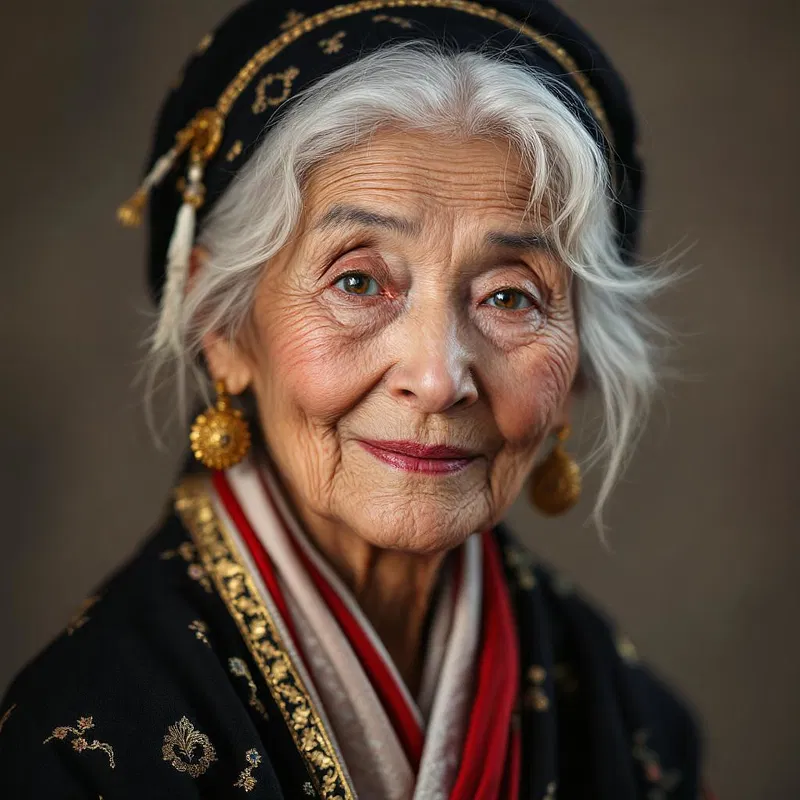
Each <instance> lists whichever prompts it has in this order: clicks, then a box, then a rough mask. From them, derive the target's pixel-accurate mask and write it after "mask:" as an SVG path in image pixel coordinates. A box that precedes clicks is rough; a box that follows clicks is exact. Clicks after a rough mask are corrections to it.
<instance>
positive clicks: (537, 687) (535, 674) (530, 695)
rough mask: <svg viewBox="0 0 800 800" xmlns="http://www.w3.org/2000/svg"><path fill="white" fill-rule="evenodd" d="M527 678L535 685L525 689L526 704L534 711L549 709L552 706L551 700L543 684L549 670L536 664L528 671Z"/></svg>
mask: <svg viewBox="0 0 800 800" xmlns="http://www.w3.org/2000/svg"><path fill="white" fill-rule="evenodd" d="M526 677H527V679H528V681H529V682H530V683H532V684H533V686H529V687H528V689H527V690H526V691H525V706H526V707H527V708H531V709H533V710H534V711H539V712H543V711H547V709H548V708H550V700H548V698H547V695H546V694H545V691H544V689H542V685H543V684H544V682H545V680H546V679H547V670H545V668H544V667H540V666H539V665H538V664H534V665H533V666H532V667H531V668H530V669H529V670H528V672H527V676H526Z"/></svg>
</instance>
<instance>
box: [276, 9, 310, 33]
mask: <svg viewBox="0 0 800 800" xmlns="http://www.w3.org/2000/svg"><path fill="white" fill-rule="evenodd" d="M305 16H306V15H305V14H301V13H300V12H299V11H295V10H294V9H293V8H290V9H289V10H288V11H287V12H286V19H285V20H284V21H283V22H281V26H280V27H281V30H282V31H285V30H288V29H289V28H293V27H294V26H295V25H297V23H298V22H300V20H301V19H305Z"/></svg>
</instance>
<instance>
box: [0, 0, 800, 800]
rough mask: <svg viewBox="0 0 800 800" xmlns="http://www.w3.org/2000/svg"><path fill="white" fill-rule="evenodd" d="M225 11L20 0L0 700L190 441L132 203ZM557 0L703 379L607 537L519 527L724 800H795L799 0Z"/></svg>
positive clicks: (7, 69) (152, 509)
mask: <svg viewBox="0 0 800 800" xmlns="http://www.w3.org/2000/svg"><path fill="white" fill-rule="evenodd" d="M232 5H233V4H232V3H231V2H229V1H226V0H169V2H164V0H137V2H135V3H134V2H119V1H117V2H108V0H95V1H94V2H92V1H91V0H71V1H70V2H68V3H64V2H57V1H56V0H52V1H51V2H40V3H14V4H10V3H6V4H4V9H3V11H2V12H0V23H2V25H1V27H0V30H2V31H3V33H4V36H3V40H4V42H3V44H4V47H3V49H2V51H0V60H1V61H2V70H3V71H2V74H3V76H4V78H5V80H4V84H5V92H4V98H3V114H2V116H3V120H4V122H3V125H2V127H1V128H0V137H2V143H1V145H0V158H2V178H3V191H2V194H1V195H0V211H1V212H2V213H0V220H2V226H3V229H2V230H3V234H2V239H0V241H2V253H3V259H2V261H3V281H2V303H3V305H2V308H3V313H2V316H1V317H0V333H1V334H2V335H0V343H1V344H0V346H1V347H2V364H3V374H4V390H3V392H2V395H1V396H0V419H2V430H3V445H2V448H3V456H4V457H3V459H2V462H3V480H2V482H1V484H0V485H2V492H3V509H4V513H3V526H2V530H3V534H2V536H3V538H2V555H3V558H2V580H1V581H0V601H1V602H2V605H1V610H0V629H1V630H2V643H3V644H2V647H1V648H0V687H2V686H5V684H6V683H7V681H8V680H10V679H11V676H12V674H13V673H14V672H15V671H16V670H17V669H18V668H19V667H20V666H21V665H22V663H23V662H24V661H25V660H26V659H28V658H29V657H30V656H31V655H32V654H33V653H34V652H35V651H36V650H37V649H38V648H40V647H41V646H42V645H43V644H44V643H45V642H46V641H47V640H48V639H50V638H51V637H52V636H53V635H55V634H56V633H57V632H58V630H59V629H60V627H61V626H62V625H63V624H64V622H65V620H66V619H68V618H69V616H70V612H71V610H72V608H73V607H75V606H76V605H77V604H78V603H79V602H80V600H81V599H82V597H84V596H85V595H86V594H88V593H89V592H90V591H91V589H92V586H93V585H94V584H95V583H96V582H97V581H99V580H100V579H101V578H102V577H103V576H104V575H105V574H106V573H107V572H108V571H109V570H110V569H111V568H113V567H114V566H115V565H116V564H118V563H119V562H120V560H121V559H123V558H124V556H125V555H126V554H127V553H129V552H130V551H131V550H132V548H134V546H135V545H136V543H137V542H138V541H139V540H140V539H141V537H142V536H143V534H144V533H145V532H146V531H147V530H148V527H149V526H150V525H151V524H152V523H153V521H154V520H155V519H156V518H157V516H158V513H159V510H160V508H161V506H162V504H163V502H164V499H165V497H166V494H167V491H168V489H169V487H170V483H171V479H172V476H173V472H174V469H175V467H176V464H177V460H178V457H179V450H180V448H179V446H172V447H171V449H169V450H168V451H166V452H158V451H156V450H155V449H154V447H153V445H152V444H151V440H150V437H149V434H148V431H147V428H146V426H145V423H144V419H143V413H142V403H141V388H140V387H137V386H134V385H133V380H134V378H135V376H136V374H137V371H138V369H139V367H140V364H141V358H142V351H141V349H139V347H138V342H139V341H140V339H141V337H142V335H143V332H144V330H145V326H146V323H147V318H146V316H145V312H147V311H148V310H149V304H148V301H147V298H146V295H145V292H144V281H143V274H144V270H143V244H144V236H143V235H142V234H137V233H131V232H129V231H123V230H121V229H119V228H117V227H116V226H115V224H114V218H113V212H114V208H115V206H116V204H117V203H118V201H120V200H121V199H122V198H124V197H125V196H126V195H127V194H128V193H129V191H130V190H131V189H132V187H133V185H134V183H135V181H136V179H137V177H138V174H139V168H140V165H141V162H142V159H143V157H144V154H145V151H146V149H147V147H148V135H149V130H150V125H151V120H152V118H153V116H154V114H155V111H156V108H157V105H158V104H159V102H160V100H161V98H162V95H163V93H164V91H165V89H166V87H167V85H168V84H169V83H170V82H171V81H172V80H173V78H174V77H175V75H176V73H177V71H178V68H179V65H180V64H181V62H182V60H183V58H184V56H185V55H186V54H187V53H188V52H189V51H190V50H191V49H192V47H193V46H194V45H195V43H196V42H197V41H198V40H199V39H200V38H201V36H202V35H203V34H204V33H205V32H206V31H207V30H208V29H209V27H211V26H212V25H213V24H214V23H215V21H217V20H218V19H219V18H220V17H221V15H222V14H223V13H224V12H226V11H227V10H228V9H229V8H231V7H232ZM564 5H565V6H567V7H568V8H569V9H570V10H572V11H573V12H574V13H575V15H576V16H577V18H578V19H579V20H580V21H581V22H582V23H583V24H584V25H585V26H586V27H587V28H588V29H589V30H591V31H592V32H593V33H594V34H595V35H596V36H597V37H598V38H599V39H600V40H601V41H602V42H603V43H604V44H605V46H606V47H607V48H608V50H609V52H610V53H611V55H612V57H613V58H614V59H615V61H616V62H617V65H618V66H619V68H620V69H621V71H622V72H623V73H624V74H626V75H627V76H628V80H629V83H630V85H631V87H632V89H633V94H634V98H635V100H636V102H637V106H638V109H639V111H640V114H641V121H642V127H643V134H644V152H645V156H646V157H647V160H648V162H649V165H650V191H649V197H648V210H649V220H648V227H647V236H646V250H647V253H648V254H651V255H652V254H656V253H659V252H662V251H664V250H665V249H667V248H669V247H672V246H677V247H678V248H683V247H686V246H691V250H690V251H689V252H688V254H687V255H685V256H684V258H683V264H684V265H685V266H687V267H697V270H696V271H695V272H694V273H693V274H692V276H691V277H690V278H689V279H688V280H687V281H686V282H685V283H684V284H682V285H681V286H680V287H679V288H678V289H677V290H675V291H673V292H672V293H671V294H670V295H669V296H668V297H665V298H664V299H663V300H661V301H660V309H661V310H662V311H663V313H664V314H665V315H666V316H667V318H668V319H669V321H670V322H671V323H672V324H673V325H674V326H675V327H676V328H677V330H678V331H679V332H680V333H681V338H680V344H681V348H680V350H679V352H678V354H677V357H676V362H677V365H678V366H679V367H680V369H681V370H682V372H683V375H684V379H683V380H681V381H677V382H671V383H670V384H669V385H668V386H667V387H666V390H665V391H664V393H663V394H662V396H661V398H660V399H659V401H658V403H657V405H656V409H655V412H654V414H653V418H652V422H651V425H650V427H649V429H648V432H647V434H646V435H645V437H644V439H643V440H642V442H641V446H640V448H639V450H638V451H637V455H636V457H635V459H634V461H633V463H632V466H631V469H630V471H629V472H628V474H627V477H626V480H625V481H624V483H623V484H622V485H620V486H619V488H618V490H617V491H616V493H615V495H614V497H613V501H612V504H611V506H610V508H609V515H608V521H609V523H610V525H611V529H612V530H611V534H610V543H611V549H610V550H607V549H604V548H603V546H602V545H601V544H600V543H599V541H598V539H597V536H596V533H595V531H594V530H593V529H592V528H591V527H590V526H587V525H584V524H583V522H584V520H585V519H586V517H587V514H588V511H589V505H588V503H586V504H584V505H583V507H581V508H580V509H579V511H578V512H577V513H576V512H573V514H572V515H570V516H569V517H567V518H565V519H563V520H561V521H559V522H557V523H554V522H544V521H542V520H541V519H540V518H537V517H535V516H534V515H533V514H532V513H530V512H529V510H528V509H527V507H526V506H525V505H524V503H523V502H522V501H521V502H520V503H519V504H518V506H517V508H515V510H514V512H513V513H512V522H513V524H514V525H515V527H516V528H517V529H518V530H519V531H521V532H524V533H525V535H527V537H528V539H529V541H530V542H531V543H532V544H533V545H534V546H535V547H536V548H537V549H538V550H539V551H540V552H541V553H542V555H543V556H545V557H547V558H548V559H551V560H552V561H554V562H555V563H557V564H558V565H560V566H562V567H563V568H564V569H566V570H567V571H568V572H569V573H570V574H571V575H572V576H573V577H574V578H575V579H576V580H577V582H578V583H579V584H581V585H582V586H583V587H584V589H585V590H586V591H587V592H588V593H589V594H590V595H591V596H593V597H594V598H595V599H596V600H597V601H598V602H600V603H601V604H602V605H603V606H605V607H606V608H607V609H608V610H609V611H610V612H611V613H612V614H613V615H614V616H615V617H616V618H617V620H618V621H619V622H620V625H621V626H622V627H623V628H624V629H626V630H627V631H628V632H629V634H630V635H631V637H632V638H633V639H634V641H635V642H637V644H638V646H639V650H640V653H642V654H643V655H644V656H645V657H646V658H647V659H649V660H650V661H651V662H652V663H653V664H655V665H656V666H657V667H658V669H659V671H660V672H661V673H662V674H663V675H664V676H665V677H666V678H668V679H669V680H670V681H671V682H672V684H673V685H674V686H676V687H677V688H678V689H680V690H681V691H682V692H683V693H684V694H685V695H686V696H687V697H688V698H689V699H690V700H691V701H692V702H693V703H694V704H695V706H696V707H697V709H698V711H699V712H700V714H701V715H702V716H703V718H704V719H705V722H706V727H707V734H708V743H709V758H708V765H709V766H708V770H709V774H710V776H711V779H712V783H713V784H714V786H715V788H716V789H717V791H718V793H719V794H720V797H721V798H722V800H752V799H753V798H765V800H766V798H769V800H784V799H786V800H789V798H794V797H800V767H799V766H798V763H797V761H798V754H797V740H798V719H800V690H799V689H798V679H799V678H800V675H799V674H798V667H800V646H799V645H798V642H797V637H798V631H799V630H800V626H798V622H797V612H798V599H799V598H800V588H798V580H797V571H798V567H800V559H798V554H799V553H798V550H799V549H800V548H799V547H798V540H800V530H798V525H797V523H796V515H797V512H798V510H800V509H798V501H797V495H798V491H797V488H796V486H795V481H796V478H797V474H798V463H797V444H798V442H797V436H796V432H795V431H796V422H797V416H796V415H797V407H798V400H800V392H799V391H798V390H799V389H800V379H799V378H798V363H797V358H796V353H797V348H798V345H800V337H798V330H797V326H796V324H795V308H796V302H797V297H798V275H799V274H800V270H799V269H798V267H800V265H798V263H797V258H796V255H795V254H796V236H797V219H796V218H797V213H798V210H799V209H798V202H797V199H796V180H797V176H796V166H797V151H796V149H795V148H796V143H797V141H798V124H797V123H798V114H797V88H796V80H797V61H798V58H797V50H798V48H797V30H798V19H797V11H796V9H797V4H796V3H795V2H793V0H785V2H781V0H761V1H760V2H758V3H754V2H751V3H748V2H747V1H746V0H725V1H724V2H723V1H722V0H716V1H713V2H712V1H711V0H707V1H706V2H702V1H701V2H698V0H672V2H669V3H667V2H656V1H655V0H606V1H605V2H601V3H600V2H597V1H596V0H594V1H592V0H569V2H566V0H565V3H564ZM12 6H13V7H12ZM243 55H244V54H243ZM589 483H590V486H591V485H596V476H595V478H590V481H589Z"/></svg>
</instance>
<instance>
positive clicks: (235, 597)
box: [175, 477, 354, 800]
mask: <svg viewBox="0 0 800 800" xmlns="http://www.w3.org/2000/svg"><path fill="white" fill-rule="evenodd" d="M175 505H176V509H177V510H178V512H179V513H180V514H181V516H182V518H183V521H184V524H185V525H186V527H187V528H188V530H189V531H190V532H191V534H192V537H193V539H194V541H195V542H196V544H197V549H198V552H199V553H200V554H201V557H202V559H203V563H204V564H205V567H206V569H207V571H208V574H209V575H211V576H212V578H213V579H214V584H215V586H216V588H217V591H218V592H219V595H220V597H221V598H222V600H223V601H224V603H225V605H226V606H227V608H228V613H229V614H230V615H231V617H232V618H233V619H234V620H235V622H236V624H237V626H238V627H239V631H240V633H241V634H242V636H243V638H244V640H245V642H246V643H247V646H248V648H249V650H250V652H251V654H252V656H253V658H254V659H255V662H256V664H258V667H259V669H260V670H261V674H262V675H263V676H264V678H265V680H266V682H267V686H268V687H269V690H270V692H271V693H272V697H273V699H274V700H275V703H276V705H277V706H278V708H279V710H280V712H281V714H282V715H283V718H284V720H285V721H286V724H287V727H288V729H289V733H290V734H291V735H292V738H293V740H294V743H295V746H296V747H297V748H298V749H299V751H300V753H301V754H302V756H303V758H304V759H305V761H306V763H307V766H308V768H309V772H310V777H311V778H312V780H313V783H314V785H315V787H316V790H317V791H318V792H319V794H320V795H321V796H322V797H323V798H325V800H353V794H354V793H353V790H352V788H351V787H350V784H349V783H348V781H347V778H346V777H345V774H344V769H343V768H342V765H341V763H340V762H339V758H338V755H337V753H336V750H335V749H334V747H333V744H332V742H331V740H330V737H329V735H328V733H327V731H326V730H325V726H324V725H323V723H322V720H321V719H320V717H319V714H318V712H317V710H316V708H315V707H314V704H313V701H312V699H311V698H310V696H309V694H308V691H307V690H306V687H305V686H304V684H303V681H302V679H301V677H300V676H299V675H298V673H297V671H296V669H295V666H294V664H293V663H292V660H291V658H290V656H289V654H288V653H287V652H286V649H285V646H284V644H283V641H282V639H281V636H280V633H279V632H278V629H277V628H276V626H275V623H274V621H273V619H272V617H271V615H270V613H269V611H268V609H267V607H266V606H265V605H264V602H263V600H262V599H261V597H260V595H259V593H258V590H257V589H256V588H255V585H254V584H253V580H252V578H251V577H250V574H249V573H248V571H247V569H246V568H245V567H244V566H243V565H242V563H241V561H240V560H239V559H238V557H237V555H236V551H235V550H234V547H233V544H232V542H231V539H230V534H229V533H228V532H227V530H226V529H225V528H224V527H223V525H222V524H221V523H220V521H219V520H218V519H217V517H216V514H215V513H214V508H213V505H212V503H211V499H210V497H209V495H208V494H207V491H206V489H205V481H204V480H203V479H202V478H199V479H198V478H196V477H195V478H187V479H185V480H184V481H183V483H182V484H181V486H180V487H178V489H177V491H176V504H175Z"/></svg>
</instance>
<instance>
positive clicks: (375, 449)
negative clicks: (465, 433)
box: [359, 439, 478, 475]
mask: <svg viewBox="0 0 800 800" xmlns="http://www.w3.org/2000/svg"><path fill="white" fill-rule="evenodd" d="M359 444H360V445H361V446H362V447H363V448H364V449H365V450H366V451H367V452H368V453H370V454H371V455H373V456H374V457H375V458H377V459H378V460H379V461H382V462H383V463H384V464H388V465H389V466H392V467H394V468H395V469H401V470H404V471H405V472H422V473H426V474H429V475H452V474H453V473H455V472H460V471H461V470H463V469H466V468H467V467H468V466H469V465H470V464H471V463H472V462H473V461H475V460H476V459H477V458H478V455H477V454H475V453H471V452H469V451H468V450H464V449H462V448H460V447H447V446H445V445H423V444H419V443H418V442H408V441H379V440H368V439H361V440H359Z"/></svg>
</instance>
